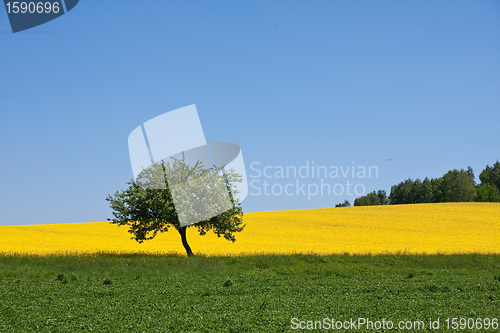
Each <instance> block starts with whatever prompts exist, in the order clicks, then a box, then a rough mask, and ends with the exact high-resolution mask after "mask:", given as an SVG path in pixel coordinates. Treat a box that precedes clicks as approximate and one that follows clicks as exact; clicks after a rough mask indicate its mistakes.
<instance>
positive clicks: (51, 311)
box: [0, 254, 500, 333]
mask: <svg viewBox="0 0 500 333" xmlns="http://www.w3.org/2000/svg"><path fill="white" fill-rule="evenodd" d="M58 274H63V275H64V276H76V277H77V278H76V279H74V280H73V279H68V281H67V283H61V281H60V280H57V276H58ZM499 274H500V256H499V255H475V254H468V255H429V256H427V255H377V256H371V255H365V256H359V255H352V256H351V255H329V256H313V255H265V256H264V255H263V256H259V255H256V256H244V257H195V258H192V259H191V260H185V258H181V257H172V258H161V257H155V256H127V257H125V256H122V257H120V256H99V257H57V256H54V257H39V258H36V257H19V256H18V257H0V294H1V295H2V302H1V304H0V331H1V332H37V331H39V332H78V331H82V332H83V331H84V332H116V333H121V332H286V331H290V330H291V329H290V320H291V318H294V317H296V318H299V319H300V320H316V319H317V320H322V319H323V318H325V317H330V316H331V317H335V319H337V320H349V318H358V316H361V315H362V317H366V318H370V320H373V321H375V320H382V318H385V319H386V320H392V321H394V322H397V321H398V320H409V319H411V320H417V319H422V320H425V322H426V325H427V324H428V319H429V318H433V320H436V319H437V317H440V318H441V321H443V319H444V318H446V317H463V318H470V317H474V318H478V317H480V318H498V308H499V302H500V282H499V281H500V280H499ZM106 279H109V281H112V283H110V284H105V283H104V281H106ZM332 300H335V301H332ZM409 300H411V302H409ZM410 303H411V304H410ZM374 304H375V305H376V306H375V305H374ZM332 314H334V315H332ZM441 325H444V324H443V323H441ZM426 327H427V328H428V326H426ZM361 331H363V330H361ZM395 331H397V330H395ZM427 331H429V330H427ZM438 331H445V329H443V327H442V328H441V330H438ZM490 331H491V330H490Z"/></svg>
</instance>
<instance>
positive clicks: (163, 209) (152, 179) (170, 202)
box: [106, 155, 245, 257]
mask: <svg viewBox="0 0 500 333" xmlns="http://www.w3.org/2000/svg"><path fill="white" fill-rule="evenodd" d="M172 159H173V163H165V162H160V163H155V164H153V165H152V166H151V167H149V168H148V169H145V170H143V171H142V172H141V173H140V174H139V175H138V176H137V178H136V179H137V181H134V180H132V181H130V182H128V183H127V184H128V185H129V187H128V188H127V189H125V190H121V191H117V192H116V193H115V194H114V195H113V196H112V195H108V197H107V198H106V200H107V201H109V203H110V206H111V209H113V216H114V218H113V219H108V221H110V222H111V223H114V224H118V226H122V225H128V226H129V230H128V232H129V233H131V234H133V235H134V236H133V237H131V239H135V240H136V241H137V242H139V243H142V242H143V241H145V240H149V239H153V238H154V237H155V236H156V235H157V234H158V232H167V231H168V230H169V228H171V227H173V228H175V229H176V230H177V231H178V232H179V234H180V235H181V240H182V245H183V246H184V248H185V250H186V253H187V255H188V257H191V256H194V254H193V252H192V251H191V247H190V246H189V244H188V242H187V238H186V229H187V228H188V227H196V228H198V233H199V234H200V235H201V236H203V235H205V234H206V233H207V232H208V231H210V230H212V231H213V232H214V233H215V234H216V235H217V236H218V237H221V236H223V237H224V238H225V239H227V240H229V241H232V242H234V241H236V238H235V237H234V233H235V232H240V231H242V230H243V228H244V227H245V225H243V222H242V217H243V211H242V209H241V204H240V202H239V200H238V199H236V198H235V195H236V194H237V193H238V191H237V190H236V188H235V183H236V182H241V179H242V178H241V176H240V175H238V174H236V173H235V172H234V171H233V170H229V171H226V172H224V171H223V167H212V168H204V167H203V165H202V163H201V162H199V161H198V162H196V163H195V164H194V165H193V166H190V165H188V164H187V163H185V158H184V155H183V157H182V159H181V160H179V159H175V158H172ZM167 180H168V181H167ZM186 182H190V186H188V189H189V190H190V191H191V192H190V193H187V192H186V193H184V194H182V193H180V192H182V189H181V190H179V184H181V185H182V184H186ZM193 184H194V185H193ZM221 186H222V187H224V189H223V191H215V193H219V195H214V191H213V189H215V188H217V187H219V188H220V187H221ZM193 189H194V190H195V191H194V193H193V192H192V190H193ZM211 190H212V191H211ZM172 191H173V192H174V194H176V197H175V199H176V204H177V208H179V207H180V206H182V207H183V209H182V212H180V214H184V216H182V217H183V218H185V217H186V216H187V215H189V218H191V220H193V218H194V220H193V221H199V219H198V220H197V219H196V217H197V216H203V214H202V215H200V212H202V211H203V209H200V205H202V206H203V207H210V209H212V210H213V211H219V212H222V213H220V214H218V215H215V216H213V215H210V216H213V217H210V218H206V219H204V220H202V221H200V222H198V223H195V224H189V225H181V223H180V222H179V221H180V219H179V215H178V213H179V212H178V210H179V209H177V210H176V206H175V205H174V197H173V196H172ZM221 193H224V195H225V198H224V195H221ZM227 198H229V200H230V201H228V200H227ZM229 202H230V204H229ZM217 209H218V210H217ZM205 216H206V211H205ZM181 220H182V219H181Z"/></svg>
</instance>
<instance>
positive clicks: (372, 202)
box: [354, 190, 388, 206]
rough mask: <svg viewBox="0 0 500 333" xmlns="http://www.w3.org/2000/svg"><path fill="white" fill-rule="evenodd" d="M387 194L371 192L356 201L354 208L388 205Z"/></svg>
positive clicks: (381, 191) (383, 191)
mask: <svg viewBox="0 0 500 333" xmlns="http://www.w3.org/2000/svg"><path fill="white" fill-rule="evenodd" d="M387 202H388V201H387V194H386V192H385V190H379V191H378V192H375V191H373V192H370V193H368V194H367V195H364V196H361V197H359V198H356V199H355V200H354V206H376V205H385V204H387Z"/></svg>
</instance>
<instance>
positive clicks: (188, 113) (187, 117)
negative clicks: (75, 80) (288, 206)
mask: <svg viewBox="0 0 500 333" xmlns="http://www.w3.org/2000/svg"><path fill="white" fill-rule="evenodd" d="M128 148H129V154H130V162H131V164H132V171H133V174H134V180H135V181H136V183H137V184H138V185H139V186H141V187H144V188H149V189H167V188H168V189H169V190H170V193H171V195H172V199H173V202H174V206H175V210H176V212H177V215H178V217H179V223H180V225H181V226H186V225H190V224H193V223H197V222H201V221H203V220H206V219H208V218H211V217H213V216H216V215H219V214H221V213H224V212H225V211H227V210H229V209H231V207H232V205H233V203H232V200H234V201H237V202H241V201H243V199H245V197H246V195H247V193H248V187H247V180H246V172H245V164H244V162H243V155H242V153H241V149H240V147H239V146H238V145H236V144H234V143H230V142H210V144H207V142H206V140H205V135H204V133H203V128H202V127H201V122H200V119H199V117H198V112H197V110H196V106H195V105H194V104H193V105H189V106H186V107H183V108H180V109H177V110H174V111H170V112H167V113H164V114H162V115H160V116H157V117H155V118H153V119H150V120H148V121H146V122H145V123H144V124H142V125H140V126H138V127H137V128H135V129H134V130H133V131H132V133H131V134H130V135H129V138H128ZM228 179H230V181H229V180H228ZM228 182H230V183H231V186H232V188H231V190H230V191H229V190H228Z"/></svg>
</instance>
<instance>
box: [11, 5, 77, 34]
mask: <svg viewBox="0 0 500 333" xmlns="http://www.w3.org/2000/svg"><path fill="white" fill-rule="evenodd" d="M79 1H80V0H42V1H12V0H4V1H3V2H4V5H5V10H6V11H7V16H8V17H9V22H10V27H11V28H12V32H13V33H16V32H19V31H23V30H27V29H31V28H33V27H36V26H39V25H41V24H44V23H47V22H49V21H52V20H54V19H56V18H58V17H60V16H62V15H64V14H65V13H67V12H69V11H70V10H72V9H73V8H75V6H76V5H77V4H78V2H79Z"/></svg>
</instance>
